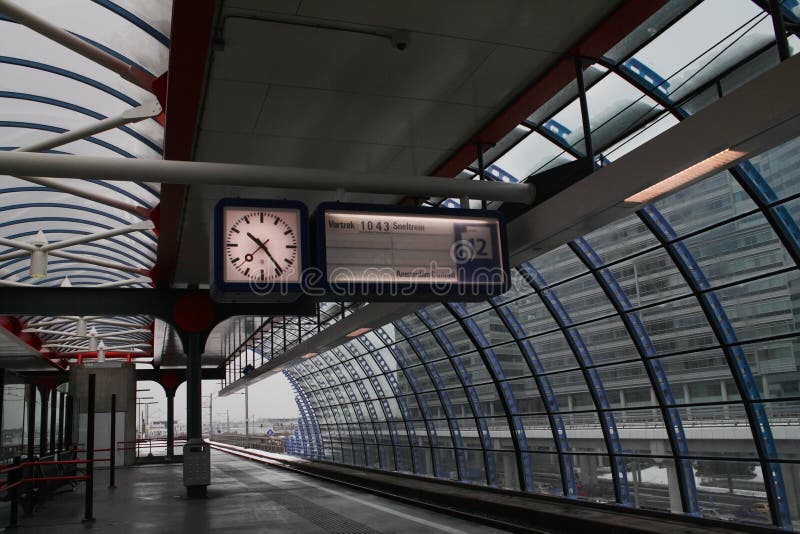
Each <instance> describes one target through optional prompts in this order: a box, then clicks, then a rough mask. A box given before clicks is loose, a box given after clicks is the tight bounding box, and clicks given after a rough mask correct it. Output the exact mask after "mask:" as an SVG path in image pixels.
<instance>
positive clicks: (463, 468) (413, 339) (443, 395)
mask: <svg viewBox="0 0 800 534" xmlns="http://www.w3.org/2000/svg"><path fill="white" fill-rule="evenodd" d="M392 324H394V326H395V328H397V331H398V332H400V335H402V336H403V337H404V338H405V341H406V342H407V343H408V344H409V346H410V347H411V350H413V351H414V352H415V353H416V355H417V358H418V359H419V360H420V361H421V362H422V367H423V369H425V372H426V373H427V374H428V378H430V380H431V383H432V384H433V387H434V390H435V391H436V395H437V396H438V397H439V402H440V403H441V405H442V410H443V412H444V413H443V415H444V417H445V420H446V421H447V427H448V428H449V429H450V440H451V443H452V444H453V449H454V450H453V453H454V455H455V462H456V470H457V471H458V479H459V480H468V479H469V477H468V476H467V461H466V460H467V459H466V456H465V454H464V440H463V438H462V437H461V428H460V427H459V425H458V419H456V413H455V410H454V409H453V403H452V402H450V395H449V394H448V393H447V390H446V389H444V387H442V378H441V376H440V375H439V373H438V371H437V370H436V368H435V367H434V366H433V365H432V364H431V363H430V362H431V358H429V357H427V350H426V349H425V347H424V346H422V344H421V343H420V342H419V339H418V336H415V335H413V334H412V333H411V332H412V331H411V329H410V328H409V327H408V325H406V323H405V321H404V320H403V319H398V320H396V321H394V322H393V323H392ZM426 333H427V334H429V335H431V333H430V330H428V331H426ZM423 355H425V356H423ZM403 359H404V360H405V358H403ZM398 363H400V364H401V366H403V367H404V368H405V367H409V366H408V365H407V362H402V363H401V362H400V361H399V360H398ZM459 380H460V379H459ZM470 410H471V408H470ZM431 415H432V414H431ZM473 417H474V414H473ZM431 426H432V427H433V428H434V429H435V427H436V424H435V423H433V424H432V425H431ZM434 435H436V434H435V432H434ZM437 444H438V443H437ZM438 451H439V447H437V450H436V452H437V453H438ZM432 453H433V451H432ZM432 458H433V462H434V471H435V472H437V473H438V471H439V469H440V467H439V466H438V465H437V464H438V461H439V459H438V458H437V457H436V454H435V453H434V454H432Z"/></svg>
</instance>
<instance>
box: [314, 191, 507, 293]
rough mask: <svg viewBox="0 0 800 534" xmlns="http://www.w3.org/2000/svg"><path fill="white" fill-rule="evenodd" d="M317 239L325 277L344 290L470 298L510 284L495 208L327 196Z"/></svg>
mask: <svg viewBox="0 0 800 534" xmlns="http://www.w3.org/2000/svg"><path fill="white" fill-rule="evenodd" d="M317 239H318V240H319V242H320V247H319V248H318V250H319V255H318V258H319V259H320V260H322V261H320V262H318V265H319V267H320V269H321V270H322V274H323V282H324V285H325V287H326V289H333V290H335V291H336V292H341V293H343V294H345V295H350V296H354V295H375V294H376V293H378V294H380V295H382V296H385V297H388V298H390V299H391V298H392V297H398V298H397V300H404V299H403V298H402V297H410V296H420V295H426V296H430V295H432V294H433V295H434V296H440V297H446V296H448V297H449V296H452V297H454V298H457V297H458V295H459V294H463V295H462V296H463V297H465V298H469V297H470V296H475V297H478V296H484V297H485V296H487V295H492V294H498V293H500V292H502V291H504V290H505V288H507V285H508V266H507V263H508V261H507V257H506V256H507V253H506V247H505V224H504V222H503V218H502V216H501V215H500V214H499V213H497V212H493V211H487V210H460V209H459V210H454V209H443V208H430V209H425V208H416V207H413V208H403V207H396V206H374V205H353V204H340V203H325V204H323V205H321V206H320V207H319V208H318V210H317ZM392 300H393V299H392ZM405 300H410V299H408V298H406V299H405Z"/></svg>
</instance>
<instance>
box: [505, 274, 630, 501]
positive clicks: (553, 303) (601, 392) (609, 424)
mask: <svg viewBox="0 0 800 534" xmlns="http://www.w3.org/2000/svg"><path fill="white" fill-rule="evenodd" d="M517 271H518V272H519V273H520V274H521V275H522V277H523V278H524V279H525V281H527V282H528V283H529V284H530V285H531V287H532V288H533V289H534V290H535V291H536V293H538V294H539V296H540V297H541V299H542V303H543V304H544V305H545V308H547V310H548V311H549V312H550V314H551V315H552V316H553V319H554V320H555V321H556V324H558V326H559V327H560V328H561V331H562V332H563V334H564V337H565V338H566V341H567V344H568V345H569V347H570V350H572V353H573V356H574V357H575V362H576V363H577V364H578V365H579V366H580V368H581V372H582V373H583V377H584V380H585V381H586V385H587V387H588V389H589V394H590V395H591V396H592V402H593V403H594V405H595V410H596V411H597V413H598V416H599V420H600V428H601V429H602V431H603V438H604V441H605V445H606V449H607V452H608V459H609V462H610V463H611V480H612V481H613V483H614V494H615V496H616V499H617V502H618V503H619V504H622V505H624V506H630V504H631V503H630V492H629V489H628V472H627V467H626V465H625V460H624V458H623V457H622V454H623V450H622V444H621V443H620V441H619V433H618V432H617V424H616V421H615V420H614V414H613V413H612V412H611V403H610V402H609V400H608V397H607V396H606V391H605V387H604V386H603V381H602V380H601V378H600V374H599V373H598V372H597V369H595V368H593V367H592V364H593V362H592V356H591V353H590V352H589V348H588V347H587V346H586V344H585V343H584V341H583V337H582V336H581V335H580V333H579V332H577V331H575V330H573V329H571V328H570V326H572V319H571V318H570V316H569V313H568V312H567V310H566V309H565V308H564V307H563V306H562V304H561V301H560V300H559V298H558V296H557V295H556V294H555V292H554V291H553V290H551V289H547V287H546V282H545V281H544V279H543V278H542V276H541V275H540V274H539V272H538V271H537V270H536V268H535V267H534V266H533V265H532V264H531V263H530V262H525V263H523V264H521V265H519V266H517Z"/></svg>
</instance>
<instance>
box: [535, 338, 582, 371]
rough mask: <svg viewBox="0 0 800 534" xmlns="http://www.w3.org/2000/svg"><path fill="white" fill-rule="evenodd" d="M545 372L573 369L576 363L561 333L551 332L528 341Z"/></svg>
mask: <svg viewBox="0 0 800 534" xmlns="http://www.w3.org/2000/svg"><path fill="white" fill-rule="evenodd" d="M529 342H530V344H531V345H532V346H533V348H534V350H536V353H537V354H538V356H539V362H540V363H541V366H542V368H543V369H544V371H545V372H551V371H560V370H562V369H575V368H577V367H578V362H577V361H576V360H575V354H574V353H573V352H572V349H571V348H570V347H569V344H568V343H567V340H566V338H565V337H564V334H563V333H562V332H553V333H552V334H545V335H543V336H537V337H535V338H531V339H530V340H529Z"/></svg>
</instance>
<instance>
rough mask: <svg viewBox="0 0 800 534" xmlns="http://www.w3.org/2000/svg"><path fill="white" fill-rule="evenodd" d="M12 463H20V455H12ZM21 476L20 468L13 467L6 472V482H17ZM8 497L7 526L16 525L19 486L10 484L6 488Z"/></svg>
mask: <svg viewBox="0 0 800 534" xmlns="http://www.w3.org/2000/svg"><path fill="white" fill-rule="evenodd" d="M13 463H14V465H19V464H20V463H21V461H20V457H19V456H15V457H14V462H13ZM21 478H22V469H14V470H13V471H9V473H8V483H9V484H14V483H16V482H18V481H19V480H20V479H21ZM8 493H9V495H8V497H9V500H10V501H11V510H9V514H8V526H9V527H16V526H17V522H18V521H19V486H12V487H11V489H10V490H8Z"/></svg>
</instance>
